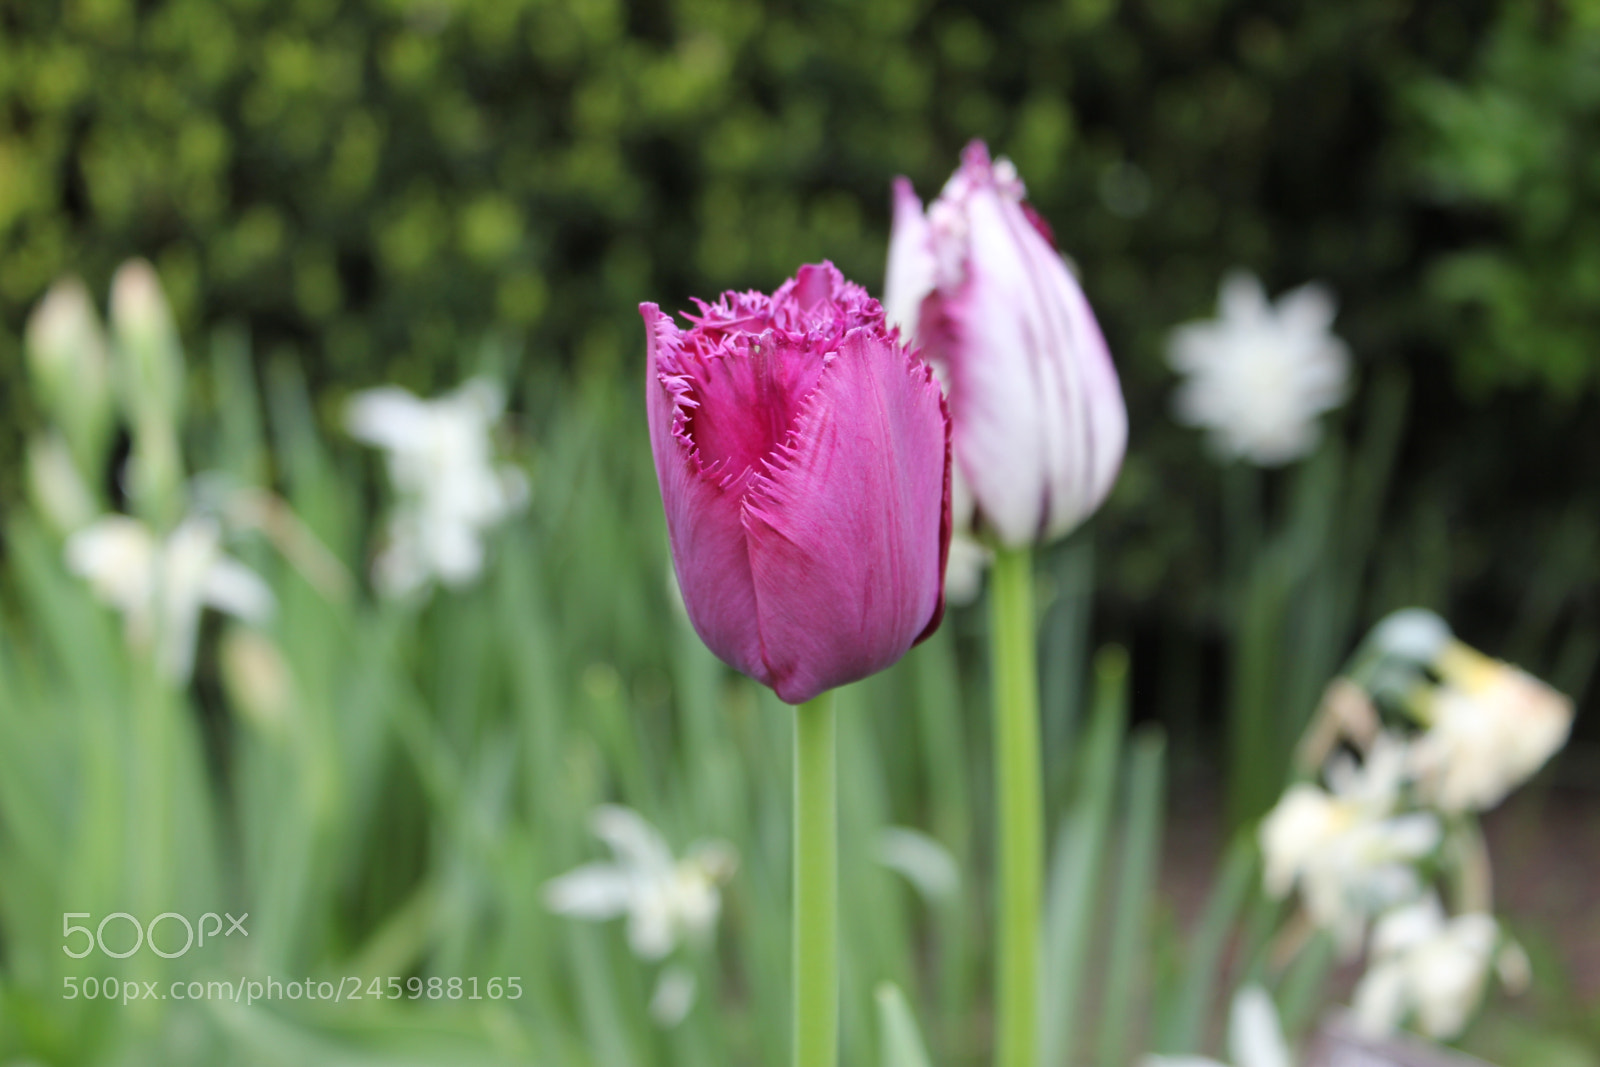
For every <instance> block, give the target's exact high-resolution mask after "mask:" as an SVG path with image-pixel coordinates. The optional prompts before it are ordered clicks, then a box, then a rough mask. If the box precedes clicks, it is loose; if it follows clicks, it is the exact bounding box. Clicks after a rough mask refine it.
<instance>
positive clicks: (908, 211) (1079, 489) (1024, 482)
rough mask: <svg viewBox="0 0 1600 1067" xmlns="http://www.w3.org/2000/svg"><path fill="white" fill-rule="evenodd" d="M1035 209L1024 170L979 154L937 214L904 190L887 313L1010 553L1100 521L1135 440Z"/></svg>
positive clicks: (983, 525)
mask: <svg viewBox="0 0 1600 1067" xmlns="http://www.w3.org/2000/svg"><path fill="white" fill-rule="evenodd" d="M1025 196H1026V193H1025V190H1024V189H1023V185H1022V180H1021V179H1020V178H1019V177H1018V176H1017V170H1016V168H1015V167H1014V166H1012V165H1011V162H1010V161H1009V160H1006V159H999V160H996V161H994V162H993V163H991V162H990V160H989V152H988V149H987V148H985V147H984V145H983V143H982V142H980V141H974V142H972V143H971V144H969V145H968V146H967V148H966V151H964V152H963V153H962V156H961V166H960V168H959V169H958V170H957V171H956V172H955V174H953V175H952V176H951V177H950V180H949V181H948V182H947V183H946V184H945V187H944V190H943V192H941V193H940V195H939V199H938V200H936V201H935V202H934V203H933V204H932V205H930V206H929V208H928V211H927V213H926V214H924V213H923V210H922V204H921V202H920V201H919V200H918V199H917V196H916V193H915V192H913V191H912V188H911V183H910V182H908V181H907V180H905V179H904V178H901V179H898V180H897V181H896V182H895V188H894V198H895V209H894V229H893V233H892V234H891V236H890V240H889V267H888V276H887V278H886V280H885V283H884V301H883V303H884V312H885V314H886V315H887V317H888V320H889V323H890V324H891V325H894V326H898V327H899V328H900V330H901V334H902V336H905V337H907V338H908V339H909V340H914V341H915V343H916V344H918V345H920V346H921V349H922V355H923V357H924V358H925V359H926V360H928V362H929V363H930V364H932V365H933V366H934V368H935V369H936V370H937V371H938V373H939V375H940V380H941V382H942V383H943V384H944V385H945V386H946V387H947V392H948V395H949V400H950V419H951V424H952V443H953V446H954V450H955V465H956V467H957V469H958V470H959V474H960V476H961V477H962V478H963V479H964V480H965V481H966V484H967V485H968V486H969V487H970V488H971V491H972V497H973V500H974V501H975V502H976V525H977V528H978V529H980V530H982V531H984V532H985V533H989V534H992V535H993V536H994V537H995V538H996V539H997V540H998V541H999V542H1000V543H1001V544H1003V545H1005V546H1007V547H1010V548H1020V547H1023V546H1025V545H1031V544H1034V543H1037V542H1042V541H1049V540H1053V539H1055V538H1058V537H1061V536H1063V535H1065V534H1066V533H1068V532H1070V531H1071V530H1072V529H1073V528H1074V527H1076V526H1078V525H1079V524H1080V523H1082V522H1083V521H1084V520H1085V519H1087V518H1088V517H1089V516H1090V515H1091V514H1093V512H1094V511H1095V509H1096V508H1098V507H1099V506H1100V503H1101V501H1102V500H1104V499H1105V496H1106V494H1107V493H1108V492H1110V490H1111V486H1112V484H1113V483H1114V482H1115V481H1116V477H1117V471H1118V470H1119V469H1120V468H1121V465H1122V456H1123V451H1124V449H1125V448H1126V446H1127V438H1128V412H1127V408H1126V407H1125V406H1124V404H1123V400H1122V389H1121V386H1120V385H1119V384H1118V382H1117V373H1116V370H1115V368H1114V367H1113V366H1112V364H1111V355H1110V353H1109V352H1108V351H1107V349H1106V343H1105V339H1104V338H1103V337H1102V336H1101V335H1100V327H1099V325H1098V324H1096V322H1095V318H1094V313H1093V312H1092V311H1091V310H1090V308H1089V303H1088V301H1087V300H1085V299H1084V295H1083V291H1082V290H1081V289H1080V288H1079V286H1078V282H1077V279H1075V278H1074V277H1073V275H1072V272H1071V271H1070V270H1069V269H1068V268H1067V264H1066V262H1065V261H1064V260H1063V259H1062V258H1061V255H1060V254H1059V253H1058V252H1057V251H1056V249H1055V247H1054V242H1053V240H1052V238H1051V237H1050V235H1049V231H1048V228H1047V227H1046V226H1045V225H1044V222H1043V220H1041V219H1040V218H1039V217H1038V215H1036V214H1034V212H1033V210H1032V209H1031V208H1030V207H1029V206H1028V204H1027V202H1026V199H1025ZM959 528H960V527H959V526H958V529H959ZM951 555H952V558H954V557H955V555H956V553H955V552H954V551H952V553H951ZM971 562H972V558H971V557H970V555H969V556H968V559H967V560H966V563H965V564H964V565H970V563H971ZM958 577H959V576H958Z"/></svg>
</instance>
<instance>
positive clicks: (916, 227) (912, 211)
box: [883, 178, 934, 339]
mask: <svg viewBox="0 0 1600 1067" xmlns="http://www.w3.org/2000/svg"><path fill="white" fill-rule="evenodd" d="M929 240H930V234H929V232H928V220H927V217H926V216H924V215H923V213H922V201H921V200H918V199H917V194H916V193H915V192H914V191H913V190H912V188H911V182H910V181H908V180H906V179H905V178H896V179H895V180H894V225H893V228H892V229H891V230H890V231H889V265H888V267H887V269H886V270H885V276H884V280H883V313H884V317H885V318H886V319H887V320H888V323H889V325H890V326H894V327H898V328H899V330H900V336H901V337H902V338H907V339H909V338H911V337H913V336H915V335H916V332H917V320H918V319H919V318H920V317H921V314H922V301H923V300H924V299H925V298H926V297H927V295H928V294H929V293H931V292H933V281H934V258H933V249H932V246H931V245H930V244H929Z"/></svg>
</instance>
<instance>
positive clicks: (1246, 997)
mask: <svg viewBox="0 0 1600 1067" xmlns="http://www.w3.org/2000/svg"><path fill="white" fill-rule="evenodd" d="M1228 1055H1229V1056H1230V1057H1232V1059H1233V1067H1292V1064H1293V1063H1294V1059H1293V1057H1292V1056H1291V1055H1290V1054H1289V1042H1288V1040H1287V1039H1286V1038H1285V1037H1284V1036H1283V1024H1282V1022H1280V1021H1279V1019H1278V1008H1277V1006H1276V1005H1275V1004H1273V1003H1272V997H1271V996H1269V995H1268V993H1267V991H1266V990H1265V989H1262V988H1261V987H1260V986H1258V985H1255V984H1253V983H1252V984H1251V985H1247V986H1244V987H1243V988H1242V989H1240V990H1239V992H1237V993H1235V994H1234V997H1233V1007H1232V1009H1231V1010H1230V1012H1229V1014H1228ZM1141 1067H1227V1065H1226V1064H1223V1063H1220V1062H1219V1061H1217V1060H1213V1059H1210V1058H1209V1057H1206V1056H1146V1057H1145V1058H1144V1061H1143V1063H1142V1065H1141Z"/></svg>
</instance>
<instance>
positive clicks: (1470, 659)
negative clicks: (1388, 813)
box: [1412, 642, 1572, 812]
mask: <svg viewBox="0 0 1600 1067" xmlns="http://www.w3.org/2000/svg"><path fill="white" fill-rule="evenodd" d="M1437 667H1438V670H1439V672H1440V674H1441V675H1442V676H1443V678H1444V684H1443V685H1440V686H1439V687H1438V688H1436V689H1434V690H1433V692H1432V693H1431V694H1430V695H1429V696H1428V697H1427V698H1426V699H1425V700H1424V701H1422V702H1421V704H1420V706H1419V711H1420V714H1421V716H1422V718H1423V719H1424V720H1425V724H1426V726H1427V729H1426V730H1424V731H1423V733H1422V735H1421V736H1420V737H1419V738H1418V739H1417V741H1416V743H1415V745H1414V746H1413V749H1412V765H1413V771H1414V773H1415V774H1416V776H1417V786H1418V791H1419V793H1420V794H1421V796H1422V798H1423V799H1424V800H1425V801H1426V802H1428V803H1430V804H1433V805H1436V806H1437V807H1439V808H1440V809H1442V810H1444V811H1447V812H1459V811H1468V810H1473V811H1483V810H1486V809H1488V808H1492V807H1494V806H1495V805H1496V804H1498V803H1500V801H1501V800H1503V799H1504V798H1505V795H1506V794H1507V793H1509V792H1510V791H1511V790H1512V789H1515V788H1516V787H1517V786H1519V785H1521V784H1522V783H1523V782H1524V781H1526V780H1527V779H1528V778H1529V777H1530V776H1531V775H1532V774H1533V773H1534V772H1535V771H1537V770H1538V769H1539V768H1540V767H1542V766H1544V764H1545V762H1546V761H1547V760H1548V759H1549V758H1550V757H1551V756H1552V755H1554V754H1555V753H1556V751H1557V750H1559V749H1560V748H1561V746H1562V745H1564V744H1566V741H1567V733H1568V731H1569V730H1570V728H1571V726H1572V701H1571V700H1569V699H1567V697H1565V696H1563V695H1562V694H1561V693H1558V692H1557V691H1556V690H1554V689H1552V688H1551V687H1550V686H1548V685H1546V684H1545V683H1543V682H1541V681H1539V679H1537V678H1535V677H1533V676H1532V675H1530V674H1528V673H1526V672H1525V671H1521V670H1518V669H1517V668H1516V667H1513V666H1511V665H1509V664H1506V663H1501V662H1499V661H1497V660H1492V659H1489V658H1488V657H1487V656H1484V655H1482V654H1481V653H1478V652H1475V651H1473V650H1472V649H1470V648H1468V647H1467V646H1466V645H1463V644H1461V643H1460V642H1452V643H1451V644H1450V646H1449V648H1447V649H1446V650H1445V652H1444V653H1442V654H1441V655H1440V656H1439V658H1438V660H1437Z"/></svg>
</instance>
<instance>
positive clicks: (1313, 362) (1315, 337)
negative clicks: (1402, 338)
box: [1167, 271, 1350, 467]
mask: <svg viewBox="0 0 1600 1067" xmlns="http://www.w3.org/2000/svg"><path fill="white" fill-rule="evenodd" d="M1217 310H1218V317H1217V318H1215V319H1208V320H1205V321H1201V322H1191V323H1187V324H1185V325H1183V326H1179V327H1178V328H1177V329H1175V330H1173V332H1172V336H1171V338H1170V339H1169V341H1168V344H1167V361H1168V363H1169V364H1170V365H1171V366H1172V369H1173V370H1175V371H1177V372H1178V373H1180V374H1182V375H1184V376H1185V381H1184V382H1183V384H1182V385H1181V386H1179V388H1178V392H1177V395H1176V397H1175V398H1174V406H1175V409H1176V415H1177V418H1178V421H1179V422H1182V423H1184V424H1186V425H1189V426H1197V427H1200V428H1203V429H1205V430H1208V431H1210V436H1211V443H1212V445H1213V447H1214V448H1215V450H1216V452H1217V454H1218V455H1219V456H1221V457H1222V458H1223V459H1226V460H1233V459H1243V460H1245V461H1247V462H1249V463H1253V464H1255V465H1257V466H1261V467H1276V466H1281V465H1283V464H1285V463H1289V462H1291V461H1293V460H1296V459H1300V458H1302V457H1303V456H1306V455H1308V454H1309V453H1310V452H1311V451H1312V449H1314V448H1315V447H1316V444H1317V440H1318V438H1319V436H1320V434H1321V429H1320V427H1319V426H1318V423H1317V418H1318V416H1320V415H1321V414H1322V413H1323V412H1326V411H1331V410H1332V409H1334V408H1336V407H1338V406H1339V405H1340V404H1342V403H1343V402H1344V399H1345V395H1346V391H1347V388H1348V383H1347V379H1348V377H1349V373H1350V355H1349V352H1348V350H1347V349H1346V348H1345V345H1344V342H1343V341H1341V340H1339V338H1338V337H1336V336H1334V335H1333V333H1332V332H1331V331H1330V330H1329V327H1330V326H1332V325H1333V316H1334V304H1333V296H1332V294H1331V293H1329V291H1328V290H1327V289H1326V288H1325V287H1323V286H1321V285H1316V284H1311V285H1304V286H1301V287H1300V288H1298V289H1295V290H1292V291H1291V292H1288V293H1285V294H1284V295H1283V296H1281V297H1279V298H1278V301H1277V303H1276V304H1272V303H1270V302H1268V300H1267V296H1266V293H1265V292H1264V291H1263V290H1262V288H1261V282H1260V281H1259V280H1257V279H1256V278H1255V276H1254V275H1251V274H1247V273H1245V272H1243V271H1237V272H1234V273H1232V274H1230V275H1228V277H1227V278H1226V279H1224V280H1223V283H1222V293H1221V297H1220V299H1219V300H1218V307H1217Z"/></svg>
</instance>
